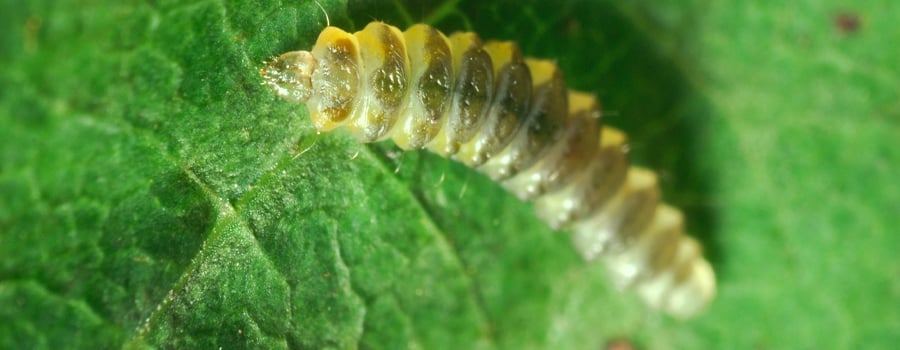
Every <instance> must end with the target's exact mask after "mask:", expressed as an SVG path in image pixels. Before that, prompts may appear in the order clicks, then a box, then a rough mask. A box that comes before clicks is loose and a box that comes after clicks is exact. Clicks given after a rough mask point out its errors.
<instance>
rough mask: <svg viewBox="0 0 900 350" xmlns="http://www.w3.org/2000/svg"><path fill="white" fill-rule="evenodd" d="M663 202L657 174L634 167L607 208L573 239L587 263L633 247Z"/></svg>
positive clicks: (586, 222)
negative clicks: (604, 255) (639, 233)
mask: <svg viewBox="0 0 900 350" xmlns="http://www.w3.org/2000/svg"><path fill="white" fill-rule="evenodd" d="M658 201H659V189H658V187H657V183H656V175H654V174H653V173H652V172H650V171H647V170H643V169H638V168H631V169H629V171H628V177H627V178H626V180H625V184H624V185H623V186H622V187H621V188H620V189H619V191H618V192H617V193H616V195H615V197H613V198H612V199H611V200H610V201H609V202H608V203H606V205H604V206H602V207H600V208H599V210H597V211H595V212H594V213H592V214H591V216H590V217H588V218H586V219H584V220H582V221H580V222H578V223H576V224H575V227H574V231H575V232H574V236H573V240H574V242H575V246H576V248H577V249H578V250H579V251H580V252H581V254H582V256H583V257H584V258H585V259H587V260H595V259H597V258H598V257H599V256H600V255H601V254H609V253H610V252H612V253H618V252H620V251H621V250H622V249H624V248H625V247H627V246H628V245H630V244H632V242H633V240H634V236H636V231H639V230H640V229H643V226H644V225H646V224H647V221H649V219H650V216H651V215H652V214H653V211H654V210H655V209H656V205H657V203H658Z"/></svg>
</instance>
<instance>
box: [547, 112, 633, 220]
mask: <svg viewBox="0 0 900 350" xmlns="http://www.w3.org/2000/svg"><path fill="white" fill-rule="evenodd" d="M627 142H628V139H627V137H626V136H625V134H624V133H622V132H621V131H619V130H616V129H613V128H609V127H604V128H602V130H601V132H600V141H599V145H598V150H597V152H596V155H595V156H594V158H593V160H591V161H588V162H587V165H586V166H585V165H583V166H582V167H581V169H579V173H578V174H576V175H574V176H573V178H574V179H573V180H572V183H571V184H569V185H568V186H566V187H565V188H563V189H561V190H560V191H557V192H553V193H547V194H545V195H543V196H540V197H538V198H537V199H535V211H536V212H537V215H538V217H540V218H541V219H542V220H544V222H546V223H547V225H549V226H550V227H551V228H553V229H554V230H560V229H564V228H567V227H569V226H570V225H571V224H572V223H573V222H575V221H579V220H582V219H584V218H585V217H587V216H588V215H589V214H591V213H592V212H595V211H596V210H598V209H599V208H600V207H602V206H603V205H605V204H606V202H607V201H609V199H610V198H611V197H612V196H613V194H615V192H616V191H617V190H618V189H619V188H620V187H621V186H622V183H623V181H625V174H626V173H627V172H628V149H627Z"/></svg>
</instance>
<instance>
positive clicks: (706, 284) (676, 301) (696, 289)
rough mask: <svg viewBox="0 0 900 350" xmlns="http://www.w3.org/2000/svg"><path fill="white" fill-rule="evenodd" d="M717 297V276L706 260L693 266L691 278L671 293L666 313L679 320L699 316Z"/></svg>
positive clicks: (701, 260) (696, 261)
mask: <svg viewBox="0 0 900 350" xmlns="http://www.w3.org/2000/svg"><path fill="white" fill-rule="evenodd" d="M715 295H716V276H715V273H714V272H713V269H712V267H711V266H710V265H709V262H707V261H706V260H705V259H702V258H697V259H695V260H694V262H693V264H691V274H690V278H689V279H688V280H687V281H685V282H684V283H682V284H680V285H678V286H677V287H676V288H675V289H674V290H672V291H671V292H669V298H668V299H669V300H668V304H667V305H666V311H667V312H668V313H669V314H671V315H672V316H675V317H678V318H689V317H692V316H694V315H697V314H699V313H700V312H701V311H703V309H705V308H706V306H707V305H708V304H709V302H710V301H712V299H713V298H714V297H715Z"/></svg>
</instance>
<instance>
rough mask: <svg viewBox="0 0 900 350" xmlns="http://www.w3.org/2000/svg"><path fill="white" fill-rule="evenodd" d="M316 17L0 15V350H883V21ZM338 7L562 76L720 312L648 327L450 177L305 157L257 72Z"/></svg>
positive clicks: (410, 167)
mask: <svg viewBox="0 0 900 350" xmlns="http://www.w3.org/2000/svg"><path fill="white" fill-rule="evenodd" d="M319 3H320V4H321V7H322V9H320V7H319V5H317V4H316V3H315V2H312V1H305V0H304V1H301V0H298V1H283V2H246V1H239V0H225V1H199V2H180V1H168V0H158V1H148V2H137V1H104V0H94V1H28V2H21V1H13V0H0V67H2V68H0V348H117V347H135V348H143V347H158V348H183V347H200V348H212V347H223V348H310V349H317V348H357V347H358V348H414V349H419V348H421V349H432V348H452V349H458V348H504V349H521V348H533V349H544V348H553V349H559V348H563V349H570V348H571V349H598V348H603V347H605V346H606V345H607V344H609V343H610V342H612V341H615V340H626V341H628V342H631V343H633V344H634V345H635V346H637V347H638V348H643V349H713V348H728V349H796V348H829V349H831V348H833V349H846V348H864V349H870V348H871V349H889V348H894V347H896V346H897V345H898V344H900V260H898V259H896V254H897V251H898V250H900V237H898V235H896V234H895V233H894V232H895V230H894V229H891V228H890V227H891V226H892V225H895V223H896V221H897V220H896V216H897V214H898V209H900V185H898V184H897V179H898V178H900V176H898V174H900V171H898V170H900V166H898V165H897V164H898V163H900V151H898V150H897V147H896V146H898V142H900V99H898V94H900V93H898V90H900V89H898V88H900V66H898V65H897V62H898V56H900V51H898V50H900V49H898V48H897V47H896V46H897V45H895V44H896V43H898V42H900V30H897V26H896V19H897V18H898V17H900V3H898V2H895V1H888V0H882V1H867V2H849V1H833V0H828V1H795V2H790V3H782V2H775V1H732V2H727V3H725V2H719V3H716V2H712V1H709V0H685V1H678V2H669V3H658V2H653V1H643V0H641V1H613V0H605V1H563V2H558V3H556V2H553V3H551V2H543V1H522V2H519V1H498V2H477V1H453V0H448V1H443V2H439V1H431V2H420V1H410V2H398V1H366V0H359V1H350V2H349V3H346V2H342V1H320V2H319ZM323 9H324V11H323ZM325 13H327V15H328V16H329V19H330V21H331V23H332V24H333V25H338V26H341V27H343V28H345V29H347V30H354V29H359V28H362V27H363V26H364V25H365V24H366V23H367V22H368V21H371V20H384V21H387V22H388V23H391V24H394V25H397V26H399V27H406V26H408V25H410V24H412V23H417V22H426V23H430V24H433V25H435V26H436V27H438V28H439V29H441V30H443V31H445V32H452V31H455V30H471V31H476V32H477V33H478V34H479V35H480V36H481V37H482V38H486V39H504V40H515V41H517V42H518V43H519V44H520V46H521V47H522V49H523V51H524V52H525V53H526V54H527V55H529V56H534V57H543V58H551V59H555V60H556V61H557V62H558V64H559V65H560V66H561V67H562V69H563V71H564V72H566V78H567V81H568V82H569V84H570V85H571V87H572V88H574V89H578V90H583V91H590V92H593V93H595V94H597V96H598V97H600V99H601V101H602V103H603V105H604V110H605V111H606V113H605V116H604V121H605V122H606V123H608V124H610V125H613V126H616V127H618V128H621V129H623V130H625V131H627V132H628V133H629V135H630V137H631V141H632V147H631V150H632V158H633V160H634V163H636V164H639V165H642V166H645V167H649V168H651V169H653V170H656V171H657V172H659V174H660V175H661V180H662V186H663V193H664V198H665V199H666V201H668V202H670V203H673V204H675V205H677V206H679V207H681V208H682V209H684V210H685V213H686V217H687V219H688V228H689V230H690V232H691V233H692V234H693V235H695V236H697V237H699V238H700V239H701V240H702V241H703V242H704V245H705V249H706V252H707V255H708V256H709V257H710V259H711V261H712V262H713V264H714V267H715V269H716V273H717V275H718V278H719V296H718V298H717V299H716V301H715V303H714V304H713V305H712V307H711V308H710V309H709V310H708V311H707V312H706V313H705V314H703V315H702V316H700V317H698V318H696V319H694V320H690V321H677V320H674V319H671V318H668V317H666V316H663V315H660V314H658V313H656V312H654V311H652V310H647V309H646V308H645V307H644V306H643V305H641V304H640V302H639V301H638V300H637V298H635V297H634V296H632V295H629V294H622V293H619V292H617V291H615V290H613V289H611V287H610V286H609V284H608V282H607V280H606V278H605V276H604V271H603V268H602V266H598V265H592V264H585V263H583V262H581V261H580V259H579V257H578V256H577V255H576V254H575V253H574V251H573V249H572V248H571V246H570V244H569V241H568V237H567V235H566V234H559V233H553V232H551V231H550V230H548V229H546V228H544V227H543V226H542V224H541V223H540V222H538V221H537V220H536V218H535V217H534V215H533V214H532V213H531V208H530V206H529V205H527V204H523V203H520V202H518V201H517V200H515V199H514V198H512V196H510V195H508V194H506V193H505V192H503V190H502V189H500V188H499V187H498V186H497V185H495V184H493V183H491V182H490V181H488V180H487V179H485V178H483V177H482V176H481V175H478V174H477V173H475V172H473V171H471V170H469V169H466V168H465V167H463V166H461V165H459V164H456V163H454V162H452V161H448V160H445V159H441V158H438V157H435V156H433V155H431V154H427V153H424V152H411V153H402V154H401V153H400V152H398V150H397V149H396V148H395V147H394V146H392V145H390V144H375V145H369V146H366V145H359V144H357V143H355V142H354V141H353V140H352V139H351V138H350V137H349V136H348V135H346V134H343V133H341V132H337V133H331V134H328V135H321V136H316V135H315V132H314V131H313V130H312V129H311V125H310V123H309V118H308V115H307V113H306V110H305V108H302V107H300V106H297V105H292V104H289V103H287V102H284V101H281V100H279V99H277V98H275V97H274V96H273V94H272V93H271V92H270V91H267V90H266V89H265V88H264V87H262V86H260V85H259V83H260V78H259V75H258V73H257V72H258V70H259V68H261V66H262V63H261V62H262V61H263V60H265V59H267V58H269V57H271V56H273V55H276V54H279V53H281V52H284V51H288V50H294V49H300V48H307V47H310V46H311V45H312V43H313V42H314V41H315V38H316V35H317V33H318V32H319V31H320V30H321V29H322V28H323V27H324V26H325V23H326V19H325V15H324V14H325ZM891 218H894V219H891Z"/></svg>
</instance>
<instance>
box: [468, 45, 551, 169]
mask: <svg viewBox="0 0 900 350" xmlns="http://www.w3.org/2000/svg"><path fill="white" fill-rule="evenodd" d="M525 64H526V65H527V66H528V71H529V74H530V75H531V85H532V87H531V104H530V105H529V108H528V112H527V113H526V114H525V118H523V119H521V122H520V125H519V129H518V130H517V131H516V135H515V136H514V137H513V139H512V142H510V143H509V145H507V147H506V148H505V149H504V150H503V151H502V152H500V154H498V155H497V156H495V157H493V158H491V159H490V160H488V161H487V162H486V163H485V164H484V165H483V166H481V167H479V170H480V171H481V172H483V173H485V174H487V175H488V176H490V177H491V178H492V179H494V180H504V179H508V178H510V177H512V176H514V175H516V174H518V173H519V172H520V171H522V170H524V169H527V168H529V167H531V166H532V165H534V163H535V162H537V160H538V159H540V158H541V156H543V155H544V153H545V152H546V151H548V150H549V149H550V145H552V144H553V143H555V142H556V141H557V140H559V139H560V138H561V137H562V129H563V125H564V124H565V121H566V118H567V116H568V100H567V99H566V97H567V94H568V91H567V90H566V84H565V82H564V81H563V77H562V71H560V70H559V67H557V66H556V64H554V63H553V62H550V61H545V60H535V59H526V60H525Z"/></svg>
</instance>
